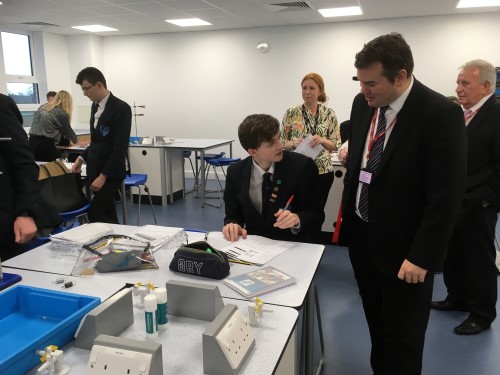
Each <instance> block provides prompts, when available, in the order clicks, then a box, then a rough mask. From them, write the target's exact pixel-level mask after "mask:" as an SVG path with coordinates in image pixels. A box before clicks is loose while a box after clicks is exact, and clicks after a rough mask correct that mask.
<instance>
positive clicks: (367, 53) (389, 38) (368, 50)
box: [354, 33, 414, 83]
mask: <svg viewBox="0 0 500 375" xmlns="http://www.w3.org/2000/svg"><path fill="white" fill-rule="evenodd" d="M376 63H381V64H382V75H383V76H384V77H387V79H388V80H389V82H392V83H393V82H394V81H395V79H396V76H397V75H398V73H399V72H400V71H401V69H404V70H406V72H407V73H408V77H409V76H411V74H412V73H413V67H414V63H413V55H412V53H411V48H410V46H409V45H408V43H406V40H405V39H404V38H403V36H402V35H401V34H399V33H390V34H386V35H381V36H379V37H377V38H375V39H373V40H371V41H370V42H368V43H366V44H365V45H364V47H363V49H362V50H361V51H359V52H358V53H357V54H356V57H355V61H354V66H355V67H356V69H366V68H368V67H369V66H371V65H373V64H376Z"/></svg>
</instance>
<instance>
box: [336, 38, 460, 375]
mask: <svg viewBox="0 0 500 375" xmlns="http://www.w3.org/2000/svg"><path fill="white" fill-rule="evenodd" d="M354 66H355V67H356V68H357V80H358V81H359V83H360V86H361V93H360V94H359V95H357V96H356V98H355V99H354V102H353V105H352V110H351V116H350V120H351V126H350V129H349V136H348V138H349V157H348V158H347V173H346V175H345V180H344V183H345V186H344V193H343V197H342V199H343V200H342V206H343V222H342V232H341V234H340V235H341V237H344V240H346V241H347V243H349V256H350V259H351V264H352V267H353V270H354V275H355V277H356V281H357V283H358V287H359V291H360V295H361V299H362V302H363V308H364V311H365V316H366V319H367V322H368V327H369V330H370V337H371V342H372V350H371V365H372V368H373V371H374V373H375V374H377V375H379V374H384V375H396V374H398V375H401V374H405V375H413V374H420V373H421V369H422V356H423V348H424V339H425V331H426V329H427V322H428V319H429V313H430V304H431V298H432V288H433V273H434V271H436V270H438V269H439V268H440V267H441V264H442V262H443V259H444V257H445V252H446V247H447V244H448V241H449V238H450V235H451V231H452V229H453V225H454V223H455V221H456V218H457V216H458V212H459V207H460V202H461V199H462V197H463V192H464V188H465V174H466V165H465V155H466V147H467V146H466V135H465V126H464V120H463V115H462V111H461V110H460V107H458V106H457V105H456V104H454V103H452V102H451V101H449V100H448V99H446V98H445V97H444V96H442V95H440V94H438V93H436V92H434V91H432V90H430V89H429V88H427V87H426V86H424V85H423V84H421V83H420V82H419V81H417V80H416V79H415V78H414V77H413V76H412V71H413V56H412V52H411V49H410V46H409V45H408V44H407V43H406V41H405V40H404V38H403V37H402V36H401V35H400V34H396V33H393V34H388V35H383V36H380V37H378V38H375V39H374V40H372V41H370V42H369V43H367V44H365V46H364V47H363V49H362V50H361V51H360V52H358V53H357V54H356V58H355V63H354Z"/></svg>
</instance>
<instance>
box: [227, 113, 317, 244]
mask: <svg viewBox="0 0 500 375" xmlns="http://www.w3.org/2000/svg"><path fill="white" fill-rule="evenodd" d="M238 137H239V139H240V143H241V145H242V147H243V148H244V149H245V150H247V152H248V153H249V155H250V156H249V157H247V158H246V159H244V160H241V161H239V162H237V163H235V164H232V165H231V166H230V167H229V168H228V171H227V179H226V188H225V190H224V202H225V208H226V217H225V218H224V228H223V230H222V232H223V234H224V237H225V238H226V239H228V240H230V241H237V240H238V238H239V236H241V237H242V238H246V236H247V234H255V235H260V236H264V237H268V238H272V239H276V240H286V241H300V242H317V241H318V239H319V238H318V237H319V234H320V231H321V223H322V222H323V220H324V213H323V209H322V206H321V202H320V200H319V198H318V197H319V195H318V189H317V188H318V183H317V179H318V170H317V167H316V165H315V164H314V161H313V160H312V159H311V158H309V157H307V156H304V155H301V154H297V153H293V152H288V151H283V147H282V145H281V142H280V140H279V121H278V120H277V119H276V118H274V117H272V116H269V115H250V116H248V117H247V118H245V120H243V122H242V123H241V124H240V126H239V127H238ZM266 172H267V173H271V176H270V180H271V182H270V186H269V188H268V190H267V191H264V192H263V190H262V185H263V179H264V174H265V173H266ZM264 185H266V183H265V182H264ZM292 197H293V198H292ZM290 199H291V202H290V204H289V205H288V207H287V202H288V201H290Z"/></svg>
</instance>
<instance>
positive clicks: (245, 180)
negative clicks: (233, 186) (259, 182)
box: [241, 156, 260, 216]
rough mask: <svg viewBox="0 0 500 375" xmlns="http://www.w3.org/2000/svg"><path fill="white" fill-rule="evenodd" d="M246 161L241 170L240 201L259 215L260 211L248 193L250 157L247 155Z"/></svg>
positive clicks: (250, 169)
mask: <svg viewBox="0 0 500 375" xmlns="http://www.w3.org/2000/svg"><path fill="white" fill-rule="evenodd" d="M246 161H247V162H246V163H245V165H244V166H243V170H242V172H241V202H242V204H243V205H244V206H247V207H251V208H252V209H253V210H254V211H255V213H256V214H257V215H259V216H260V212H258V211H257V209H256V208H255V207H254V205H253V204H252V201H251V200H250V195H249V194H248V192H249V191H250V178H251V177H252V157H250V156H249V157H248V158H247V159H246Z"/></svg>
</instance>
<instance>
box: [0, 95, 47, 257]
mask: <svg viewBox="0 0 500 375" xmlns="http://www.w3.org/2000/svg"><path fill="white" fill-rule="evenodd" d="M22 123H23V119H22V117H21V113H20V112H19V109H18V108H17V106H16V104H15V103H14V101H13V100H12V99H11V98H9V97H8V96H6V95H3V94H0V138H4V140H0V187H1V189H2V192H1V194H0V258H1V260H7V259H10V258H12V257H14V256H16V255H19V254H20V253H21V252H22V248H21V245H20V244H23V243H26V242H28V241H29V240H30V239H32V238H33V237H34V236H35V234H36V230H37V227H36V224H35V222H34V217H35V212H34V211H33V207H35V205H36V202H37V199H38V167H37V165H36V163H35V159H34V158H33V153H32V151H31V148H30V146H29V144H28V139H27V136H26V131H25V130H24V129H23V126H22ZM8 138H10V140H8Z"/></svg>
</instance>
